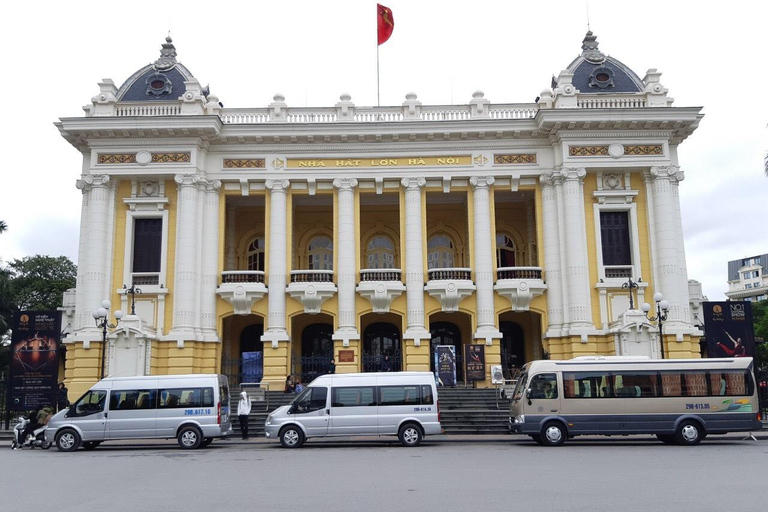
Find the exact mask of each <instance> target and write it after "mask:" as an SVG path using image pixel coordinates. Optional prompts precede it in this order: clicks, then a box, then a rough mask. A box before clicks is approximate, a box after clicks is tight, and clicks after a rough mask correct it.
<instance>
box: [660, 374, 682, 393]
mask: <svg viewBox="0 0 768 512" xmlns="http://www.w3.org/2000/svg"><path fill="white" fill-rule="evenodd" d="M661 392H662V396H683V375H682V374H681V373H680V372H662V373H661Z"/></svg>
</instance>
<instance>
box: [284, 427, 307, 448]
mask: <svg viewBox="0 0 768 512" xmlns="http://www.w3.org/2000/svg"><path fill="white" fill-rule="evenodd" d="M280 444H282V445H283V447H284V448H298V447H299V446H301V445H302V444H304V432H302V431H301V429H300V428H299V427H297V426H296V425H290V426H287V427H285V428H284V429H283V430H281V431H280Z"/></svg>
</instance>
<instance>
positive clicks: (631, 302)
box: [621, 277, 643, 309]
mask: <svg viewBox="0 0 768 512" xmlns="http://www.w3.org/2000/svg"><path fill="white" fill-rule="evenodd" d="M642 280H643V279H642V278H638V280H637V283H636V282H634V281H633V280H632V278H631V277H630V278H629V279H627V282H626V283H624V284H622V285H621V287H622V288H628V289H629V309H635V300H634V298H633V297H632V288H639V287H640V285H639V284H638V283H640V282H642Z"/></svg>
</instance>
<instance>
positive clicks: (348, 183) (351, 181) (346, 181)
mask: <svg viewBox="0 0 768 512" xmlns="http://www.w3.org/2000/svg"><path fill="white" fill-rule="evenodd" d="M333 186H334V187H336V188H337V189H339V190H348V191H351V190H352V189H353V188H355V187H357V179H356V178H336V179H335V180H333Z"/></svg>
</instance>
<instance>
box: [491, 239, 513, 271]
mask: <svg viewBox="0 0 768 512" xmlns="http://www.w3.org/2000/svg"><path fill="white" fill-rule="evenodd" d="M515 252H516V251H515V242H513V241H512V239H511V238H510V237H508V236H507V235H505V234H504V233H497V234H496V267H498V268H502V267H514V266H515Z"/></svg>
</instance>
